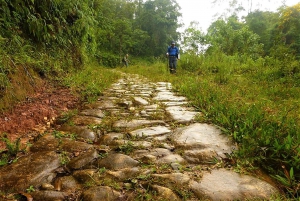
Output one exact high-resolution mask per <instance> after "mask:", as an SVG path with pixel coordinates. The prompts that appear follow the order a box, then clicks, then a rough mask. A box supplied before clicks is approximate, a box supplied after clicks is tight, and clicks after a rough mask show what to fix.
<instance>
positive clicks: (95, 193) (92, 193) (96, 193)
mask: <svg viewBox="0 0 300 201" xmlns="http://www.w3.org/2000/svg"><path fill="white" fill-rule="evenodd" d="M83 200H84V201H100V200H101V201H112V200H121V193H119V192H118V191H115V190H113V189H112V188H111V187H108V186H94V187H91V188H89V189H88V190H86V191H85V192H83Z"/></svg>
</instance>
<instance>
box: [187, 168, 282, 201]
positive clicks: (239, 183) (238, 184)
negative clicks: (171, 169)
mask: <svg viewBox="0 0 300 201" xmlns="http://www.w3.org/2000/svg"><path fill="white" fill-rule="evenodd" d="M190 187H191V189H192V190H193V191H194V193H195V194H196V195H197V197H198V198H199V199H204V198H207V199H209V200H215V201H219V200H254V199H258V200H270V198H271V197H272V196H273V195H275V194H277V193H278V191H277V190H276V188H274V187H273V186H271V185H270V184H269V183H267V182H265V181H262V180H260V179H257V178H255V177H252V176H248V175H241V174H238V173H235V172H232V171H229V170H225V169H219V170H212V172H210V173H205V174H204V175H203V177H202V179H201V182H199V183H198V182H195V181H193V182H191V184H190Z"/></svg>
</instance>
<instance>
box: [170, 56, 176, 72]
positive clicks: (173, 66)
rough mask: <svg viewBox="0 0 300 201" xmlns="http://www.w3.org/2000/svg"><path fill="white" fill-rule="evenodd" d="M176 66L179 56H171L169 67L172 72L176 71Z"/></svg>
mask: <svg viewBox="0 0 300 201" xmlns="http://www.w3.org/2000/svg"><path fill="white" fill-rule="evenodd" d="M176 66H177V58H176V57H171V56H170V57H169V68H170V73H176Z"/></svg>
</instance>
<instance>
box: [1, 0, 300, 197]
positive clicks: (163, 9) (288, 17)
mask: <svg viewBox="0 0 300 201" xmlns="http://www.w3.org/2000/svg"><path fill="white" fill-rule="evenodd" d="M233 2H238V1H233ZM234 5H235V6H238V4H234ZM238 11H239V9H236V10H234V12H232V13H230V14H229V15H228V16H229V17H224V16H220V17H219V18H218V19H217V20H216V21H214V22H213V23H212V24H211V25H210V27H209V29H208V30H207V32H206V33H204V32H203V31H202V30H201V29H199V28H198V24H197V22H193V23H191V25H190V26H189V27H188V28H187V29H186V30H184V32H183V33H179V32H178V28H180V27H181V24H180V23H179V19H180V17H181V13H180V6H179V5H178V3H177V2H176V0H144V1H143V0H43V1H41V0H40V1H39V0H0V98H1V101H0V111H4V110H6V109H7V108H8V107H10V106H11V105H13V103H14V102H18V101H20V100H22V99H24V98H25V97H26V93H29V88H30V87H29V88H28V90H27V91H26V89H24V87H21V86H23V85H24V86H25V83H29V85H33V84H35V82H37V81H36V80H37V79H36V77H39V78H49V79H50V78H51V79H57V78H58V77H61V76H62V75H64V74H65V73H67V72H70V71H73V70H81V69H83V68H85V65H86V64H87V63H89V62H91V61H93V62H97V63H98V64H99V65H101V66H106V67H110V68H113V67H116V66H118V65H119V64H120V62H121V58H122V57H123V55H124V54H126V53H128V54H129V55H130V56H131V57H133V58H135V59H137V60H138V59H144V60H148V61H149V60H150V61H157V60H159V59H162V58H164V54H165V51H166V47H167V46H168V44H169V43H170V41H172V40H174V41H177V42H180V41H181V43H179V46H180V48H181V52H182V59H181V60H182V61H181V64H180V65H181V66H180V67H181V68H182V69H183V70H184V71H186V72H187V73H191V74H192V76H195V77H197V76H201V75H203V74H205V73H208V72H209V73H212V74H216V75H217V78H216V80H215V81H217V83H218V84H219V85H220V86H221V87H220V86H218V87H219V88H218V89H219V90H221V89H222V87H223V86H224V85H225V84H226V83H228V82H230V79H232V78H231V77H229V75H231V73H232V72H234V73H236V74H237V75H236V74H235V76H240V75H245V74H247V73H249V75H251V76H252V78H253V79H255V81H252V83H248V84H249V85H248V86H253V89H255V88H254V86H258V85H260V86H264V85H262V84H261V83H268V84H266V87H267V89H268V90H272V91H268V94H266V95H265V97H264V98H262V99H263V100H266V99H268V101H269V100H270V101H269V102H268V104H269V103H272V104H273V103H278V102H275V101H278V100H280V107H282V108H284V109H282V110H279V109H278V110H277V109H276V110H275V109H273V110H271V109H267V108H265V113H259V114H261V116H259V115H258V116H259V118H257V117H258V116H256V117H255V118H254V115H253V114H255V115H257V111H256V109H257V108H256V106H254V104H253V105H252V104H251V105H248V106H247V108H245V110H244V111H243V112H240V113H241V114H239V115H237V114H234V113H231V114H228V112H230V111H231V110H229V109H228V108H226V107H227V106H224V105H223V106H222V105H221V104H219V103H220V102H218V103H216V104H217V105H216V107H215V108H212V106H208V104H213V103H214V101H216V100H217V99H216V97H212V95H211V93H209V94H205V95H206V96H202V97H201V99H202V100H201V101H202V103H201V104H200V103H199V105H200V106H203V108H206V109H207V111H210V113H209V114H210V116H209V115H208V116H209V117H211V118H215V119H217V120H216V122H217V123H220V124H222V126H224V128H225V127H226V128H227V129H228V130H229V131H230V134H232V135H233V137H234V139H235V140H236V141H237V142H238V143H241V144H243V146H246V147H247V148H244V149H243V147H241V148H242V149H241V150H244V153H243V156H244V157H249V158H252V159H253V160H252V161H251V162H256V163H257V164H258V165H261V166H264V167H265V169H266V170H268V171H270V172H272V173H273V174H274V175H276V174H277V179H279V180H281V182H283V183H284V182H285V185H286V186H287V187H288V190H289V192H291V194H292V195H293V196H296V194H298V193H299V188H300V187H299V179H300V175H299V171H300V147H299V142H300V136H299V135H300V134H299V130H298V129H299V122H300V120H299V119H300V116H299V106H300V104H299V93H298V92H299V87H300V3H298V4H296V5H294V6H291V7H287V6H282V7H281V8H279V9H278V11H277V12H269V11H260V10H255V11H253V12H249V13H248V14H247V15H246V16H244V17H242V18H241V17H240V16H239V12H238ZM190 77H191V76H190ZM241 80H242V79H241V78H240V80H239V81H241ZM186 82H187V81H186ZM248 82H250V81H248ZM236 84H237V85H238V82H236ZM250 84H251V85H250ZM278 86H280V87H281V88H280V89H279V88H277V87H278ZM194 87H195V89H196V88H199V86H196V85H195V86H194ZM191 88H192V86H189V88H186V89H183V91H184V90H186V91H187V90H190V89H191ZM256 91H257V90H256ZM262 91H263V89H262ZM266 91H267V90H265V93H267V92H266ZM210 92H211V91H210ZM200 93H203V91H201V92H200V91H199V94H200ZM239 93H243V91H242V92H241V91H239ZM205 97H206V98H207V99H205ZM198 98H199V99H200V97H198ZM251 98H252V99H255V98H257V97H251ZM199 101H200V100H199ZM218 101H220V100H218ZM237 102H238V100H237ZM253 102H254V101H253ZM265 103H266V101H265V102H262V104H261V107H263V104H265ZM287 103H289V104H287ZM232 105H233V104H232ZM221 107H223V108H221ZM244 107H246V106H245V104H243V105H240V106H238V107H237V108H236V111H235V112H238V111H242V109H243V108H244ZM217 109H218V112H217ZM222 109H223V110H224V111H225V112H227V113H226V114H225V112H224V115H223V116H220V115H221V114H222V112H221V110H222ZM282 111H284V112H282ZM275 113H276V115H277V113H278V115H279V117H280V118H275V116H276V115H275ZM252 115H253V116H252ZM267 115H269V116H267ZM245 116H247V118H248V120H249V122H247V123H245V121H244V117H245ZM252 117H253V119H252V120H253V121H252V120H251V118H252ZM218 118H219V120H218ZM266 118H267V121H265V120H264V119H266ZM220 119H222V121H221V120H220ZM218 121H219V122H218ZM262 124H263V126H262V128H264V130H261V129H256V128H261V127H259V126H261V125H262ZM248 134H249V136H251V135H252V136H253V139H251V138H250V137H249V136H248ZM250 134H251V135H250ZM245 136H248V137H249V138H246V137H245ZM268 158H269V159H268ZM266 163H268V164H266ZM274 164H276V165H274ZM268 166H269V167H268ZM281 167H284V168H283V169H282V168H281Z"/></svg>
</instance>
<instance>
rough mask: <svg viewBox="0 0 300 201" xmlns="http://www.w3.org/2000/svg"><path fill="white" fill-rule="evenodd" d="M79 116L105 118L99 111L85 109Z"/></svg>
mask: <svg viewBox="0 0 300 201" xmlns="http://www.w3.org/2000/svg"><path fill="white" fill-rule="evenodd" d="M79 114H80V115H85V116H92V117H97V118H103V117H104V116H105V114H104V112H103V111H102V110H99V109H86V110H83V111H81V112H80V113H79Z"/></svg>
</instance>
